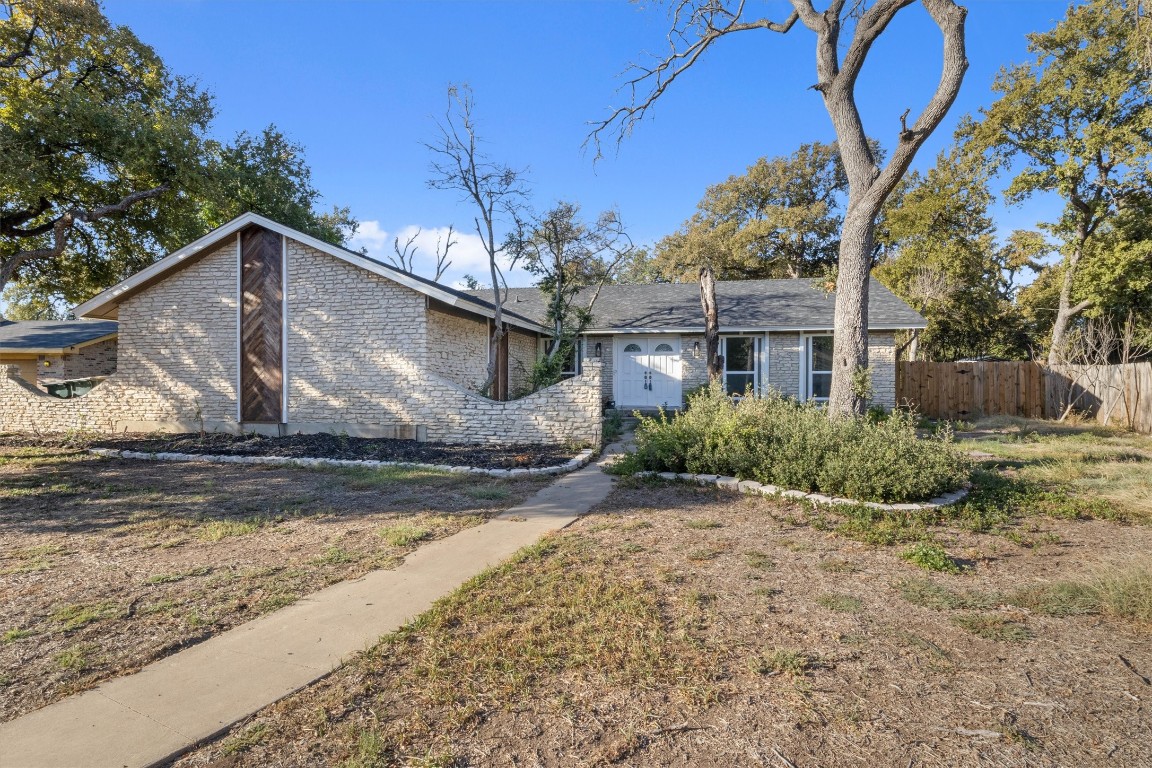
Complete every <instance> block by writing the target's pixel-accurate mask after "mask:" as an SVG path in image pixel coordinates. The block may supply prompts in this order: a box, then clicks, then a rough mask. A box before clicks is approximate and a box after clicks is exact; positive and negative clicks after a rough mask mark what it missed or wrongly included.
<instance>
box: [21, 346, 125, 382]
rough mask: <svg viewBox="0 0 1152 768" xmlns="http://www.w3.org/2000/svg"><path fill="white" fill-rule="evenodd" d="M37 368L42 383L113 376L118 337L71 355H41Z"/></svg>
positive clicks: (86, 347) (81, 349)
mask: <svg viewBox="0 0 1152 768" xmlns="http://www.w3.org/2000/svg"><path fill="white" fill-rule="evenodd" d="M44 363H49V365H44ZM36 370H37V372H38V374H39V375H38V376H37V378H38V380H39V383H41V384H48V383H52V382H55V381H75V380H77V379H89V378H92V377H93V376H111V375H112V374H113V373H115V372H116V339H107V340H105V341H98V342H96V343H95V344H89V345H87V346H85V347H81V348H80V349H78V350H77V351H76V352H74V353H73V354H71V355H40V358H39V365H38V366H37V368H36Z"/></svg>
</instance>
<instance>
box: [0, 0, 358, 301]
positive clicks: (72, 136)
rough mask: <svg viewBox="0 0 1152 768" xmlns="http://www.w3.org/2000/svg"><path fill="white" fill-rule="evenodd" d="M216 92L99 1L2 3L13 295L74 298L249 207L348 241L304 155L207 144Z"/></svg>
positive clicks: (0, 214) (258, 142)
mask: <svg viewBox="0 0 1152 768" xmlns="http://www.w3.org/2000/svg"><path fill="white" fill-rule="evenodd" d="M213 117H214V112H213V104H212V99H211V97H210V95H209V94H208V93H207V92H205V91H204V90H202V89H200V88H199V87H198V86H197V85H196V84H195V83H194V82H192V81H190V80H188V79H186V78H183V77H180V76H179V75H175V74H173V73H171V72H170V71H169V70H168V69H167V68H166V67H165V65H164V62H163V61H162V60H161V59H160V58H159V57H158V56H157V55H156V53H155V51H153V50H152V48H150V47H149V46H147V45H146V44H144V43H143V42H141V41H140V40H139V39H138V38H137V37H136V36H135V35H134V34H133V33H132V31H131V30H129V29H128V28H127V27H118V26H114V25H112V24H110V23H109V22H108V20H107V19H106V18H105V17H104V15H103V13H102V12H101V10H100V7H99V5H98V4H97V3H96V2H92V1H91V0H0V290H2V289H3V288H4V287H5V286H6V285H7V284H8V283H9V282H10V281H13V280H16V281H18V282H19V283H20V287H19V288H18V289H17V294H18V295H20V296H24V297H26V298H36V300H37V301H40V302H41V303H42V302H45V301H52V300H54V301H56V302H68V303H75V302H79V301H82V300H84V299H87V298H88V297H90V296H91V295H92V294H94V293H96V292H98V291H100V290H102V289H104V288H106V287H108V286H109V285H111V284H113V283H115V282H117V281H119V280H121V279H123V278H124V277H126V276H127V275H129V274H131V273H132V272H135V271H137V270H139V269H141V268H143V267H144V266H147V265H148V264H150V263H151V262H152V261H154V260H155V259H156V258H157V257H158V256H159V255H162V254H163V253H165V252H167V251H169V250H172V249H174V248H176V247H178V246H180V245H182V244H184V243H186V242H188V241H189V240H192V239H195V238H196V237H199V236H200V235H202V234H203V233H204V232H205V231H207V230H209V229H211V228H212V227H215V226H217V225H219V224H221V223H223V222H224V221H227V220H228V219H230V218H232V217H234V216H235V215H237V214H239V213H242V212H244V211H246V210H252V211H256V212H258V213H263V214H265V215H267V216H269V217H271V218H274V219H276V220H279V221H282V222H283V223H285V224H288V225H289V226H294V227H297V228H299V229H302V230H304V231H307V232H310V233H311V234H314V235H316V236H318V237H322V238H323V239H326V240H329V241H332V242H337V243H341V242H343V241H344V239H345V237H346V236H347V235H348V234H349V233H350V232H351V231H352V229H353V227H354V222H353V221H352V219H351V217H350V216H349V215H348V211H347V209H336V210H334V211H333V212H332V213H330V214H317V213H315V211H314V204H315V202H316V201H317V198H318V196H319V195H318V193H317V191H316V190H315V189H314V188H313V187H312V185H311V178H310V171H309V169H308V167H307V165H306V164H305V162H304V160H303V155H302V151H301V148H300V147H299V146H298V145H295V144H293V143H291V142H290V141H288V140H287V139H286V138H285V137H284V136H283V135H282V134H281V133H279V132H278V131H277V130H276V129H275V128H274V127H269V128H268V129H266V130H265V131H264V132H263V133H262V134H261V135H260V136H258V137H253V136H250V135H249V134H247V133H241V134H240V135H239V136H238V137H237V138H236V139H235V141H234V142H233V143H231V144H228V145H221V144H220V143H218V142H216V141H213V140H211V139H209V138H207V131H208V128H209V126H210V124H211V121H212V118H213Z"/></svg>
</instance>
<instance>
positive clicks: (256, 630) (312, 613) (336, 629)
mask: <svg viewBox="0 0 1152 768" xmlns="http://www.w3.org/2000/svg"><path fill="white" fill-rule="evenodd" d="M618 450H619V448H618V445H613V446H610V447H609V448H608V449H607V450H606V451H605V458H604V459H602V460H601V461H600V462H599V463H598V464H591V465H589V466H587V467H585V468H584V469H582V470H580V471H578V472H573V473H572V474H570V475H565V476H564V477H562V478H560V479H559V480H557V481H556V482H554V483H552V484H551V485H549V486H548V487H547V488H544V489H543V490H541V491H540V492H539V493H537V494H536V495H535V496H533V497H532V498H531V499H529V500H528V501H527V502H526V503H525V504H522V505H521V506H519V507H514V508H512V509H509V510H508V511H506V512H504V513H503V514H501V515H500V516H498V517H496V518H494V519H493V520H491V521H489V522H487V523H485V524H483V525H479V526H476V527H474V528H468V529H466V530H463V531H461V532H460V533H457V534H455V535H454V536H450V537H448V538H446V539H440V540H438V541H434V542H432V543H430V544H427V545H425V546H423V547H421V548H420V549H418V550H416V551H415V552H413V553H412V554H410V555H408V557H407V558H405V560H404V563H403V564H402V565H400V566H399V567H398V568H395V569H393V570H387V571H373V572H372V573H369V574H368V575H366V576H365V577H363V578H361V579H357V580H356V581H347V582H342V583H340V584H336V585H333V586H331V587H328V588H327V589H324V590H321V591H320V592H316V593H315V594H312V595H309V596H308V597H306V598H304V599H303V600H301V601H299V602H298V603H295V604H293V605H291V606H288V607H287V608H284V609H282V610H279V611H276V612H275V613H272V614H269V615H268V616H264V617H262V618H260V619H257V620H255V621H252V622H249V623H247V624H244V625H243V626H240V627H237V628H235V629H232V630H229V631H228V632H225V633H223V634H221V635H217V636H216V637H214V638H212V639H210V640H206V641H204V642H203V643H200V644H199V645H196V646H193V647H192V648H189V649H188V650H186V651H181V652H180V653H177V654H175V655H173V656H169V657H168V658H166V659H162V660H160V661H157V662H156V663H154V664H150V665H149V666H147V667H145V668H144V669H142V670H141V671H140V672H137V673H136V674H133V675H128V676H126V677H121V678H117V679H115V680H111V681H109V682H106V683H104V684H102V685H100V686H99V687H98V688H96V689H94V690H91V691H88V692H86V693H83V694H79V695H77V696H73V697H71V698H68V699H65V700H63V701H61V702H58V703H56V704H52V705H50V706H47V707H44V708H43V709H40V710H37V711H35V712H31V713H29V714H27V715H24V716H23V717H19V718H16V719H15V720H11V721H9V722H7V723H3V724H0V767H2V768H79V767H80V766H83V768H135V767H136V766H150V765H155V764H157V763H163V762H165V761H167V760H170V759H172V758H173V757H175V756H176V755H179V754H180V753H182V752H184V751H187V750H188V749H190V748H192V747H194V746H195V745H197V744H199V743H200V742H203V741H205V740H207V739H210V738H211V737H213V736H215V735H217V734H219V733H221V732H223V731H224V730H226V729H227V728H228V727H229V726H231V725H232V724H233V723H236V722H237V721H239V720H242V719H243V718H245V717H247V716H248V715H250V714H252V713H253V712H256V711H257V710H259V709H261V708H263V707H265V706H267V705H269V704H271V703H273V702H275V701H277V700H278V699H281V698H283V697H284V696H287V695H288V694H290V693H292V692H293V691H297V690H299V689H301V688H303V687H305V686H307V685H309V684H310V683H312V682H314V681H316V680H318V679H320V678H321V677H324V676H325V675H327V674H328V673H329V672H331V671H332V670H334V669H336V668H337V667H338V666H340V664H341V662H342V661H343V660H345V659H347V658H348V657H350V656H351V655H352V654H354V653H356V652H357V651H361V650H364V649H365V648H367V647H370V646H371V645H373V644H374V643H375V642H376V640H377V639H378V638H380V637H381V636H382V635H386V634H388V633H390V632H393V631H395V630H397V629H399V628H400V627H401V626H403V625H404V624H405V623H407V622H408V621H410V620H411V619H413V618H415V617H416V616H418V615H420V614H421V613H423V612H424V611H426V610H427V609H428V608H429V607H430V606H431V605H432V603H433V601H435V600H437V599H438V598H441V597H443V596H445V595H447V594H449V593H451V592H452V591H453V590H455V589H456V588H457V587H459V586H460V585H461V584H463V583H464V582H465V581H467V580H468V579H470V578H472V577H473V576H475V575H476V574H478V573H480V572H481V571H483V570H484V569H486V568H488V567H490V566H493V565H496V564H498V563H500V562H501V561H503V560H505V559H506V558H508V557H509V556H510V555H512V553H514V552H516V551H517V550H519V549H521V548H523V547H525V546H528V545H529V544H532V543H534V542H535V541H536V540H537V539H539V538H540V537H541V536H542V535H544V534H545V533H548V532H549V531H555V530H559V529H560V528H563V527H564V526H566V525H568V524H570V523H571V522H573V521H574V520H576V518H577V516H579V515H581V514H583V513H585V512H587V511H588V510H589V509H591V508H592V507H593V506H595V505H596V504H598V503H600V502H601V501H603V500H604V498H605V497H606V496H607V495H608V494H609V492H610V491H611V489H612V478H611V477H610V476H609V475H606V474H604V473H603V472H602V471H601V468H602V465H603V464H604V463H605V462H606V461H607V460H608V457H610V455H611V454H612V453H614V452H615V451H618Z"/></svg>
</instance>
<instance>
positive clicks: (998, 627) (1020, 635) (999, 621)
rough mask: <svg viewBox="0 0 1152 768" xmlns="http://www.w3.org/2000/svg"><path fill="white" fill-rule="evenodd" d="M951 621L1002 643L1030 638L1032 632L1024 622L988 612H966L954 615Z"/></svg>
mask: <svg viewBox="0 0 1152 768" xmlns="http://www.w3.org/2000/svg"><path fill="white" fill-rule="evenodd" d="M951 621H952V623H953V624H955V625H956V626H958V627H960V628H961V629H964V630H967V631H969V632H971V633H972V634H974V635H976V636H977V637H982V638H984V639H985V640H996V641H998V642H1002V643H1019V642H1023V641H1025V640H1029V639H1031V637H1032V632H1031V631H1030V630H1029V629H1028V627H1026V626H1024V625H1023V624H1017V623H1016V622H1014V621H1009V620H1008V619H1005V618H1004V617H1003V616H995V615H989V614H987V613H965V614H961V615H959V616H953V617H952V618H951Z"/></svg>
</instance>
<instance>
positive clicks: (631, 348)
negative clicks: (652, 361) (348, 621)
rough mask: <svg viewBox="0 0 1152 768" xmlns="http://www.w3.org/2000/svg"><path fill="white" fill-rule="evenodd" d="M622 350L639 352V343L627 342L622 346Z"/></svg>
mask: <svg viewBox="0 0 1152 768" xmlns="http://www.w3.org/2000/svg"><path fill="white" fill-rule="evenodd" d="M624 351H625V352H639V351H640V345H639V344H629V345H628V346H626V347H624Z"/></svg>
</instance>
